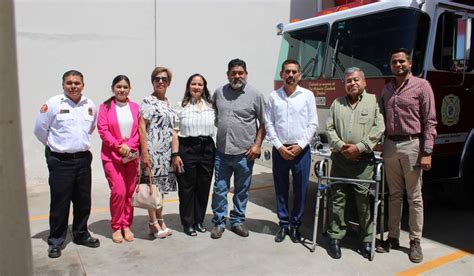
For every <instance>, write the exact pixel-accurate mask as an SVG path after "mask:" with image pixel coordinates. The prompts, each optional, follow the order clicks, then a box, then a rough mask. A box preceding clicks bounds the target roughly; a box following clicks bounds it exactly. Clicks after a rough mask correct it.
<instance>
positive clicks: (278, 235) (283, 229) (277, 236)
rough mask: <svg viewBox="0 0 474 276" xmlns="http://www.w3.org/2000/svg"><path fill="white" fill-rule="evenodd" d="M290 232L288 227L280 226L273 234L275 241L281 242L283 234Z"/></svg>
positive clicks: (283, 238) (283, 237)
mask: <svg viewBox="0 0 474 276" xmlns="http://www.w3.org/2000/svg"><path fill="white" fill-rule="evenodd" d="M288 233H290V229H288V227H280V230H278V232H277V233H276V234H275V242H282V241H284V240H285V236H286V235H288Z"/></svg>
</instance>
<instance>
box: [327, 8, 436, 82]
mask: <svg viewBox="0 0 474 276" xmlns="http://www.w3.org/2000/svg"><path fill="white" fill-rule="evenodd" d="M429 23H430V19H429V16H428V15H427V14H425V13H423V12H421V11H419V10H415V9H409V8H398V9H392V10H388V11H383V12H378V13H373V14H368V15H364V16H359V17H355V18H350V19H345V20H340V21H336V22H335V23H334V24H333V26H332V28H331V37H330V39H329V45H328V53H327V56H326V62H325V65H324V76H325V77H326V78H343V73H344V70H345V69H346V68H349V67H352V66H356V67H359V68H361V69H362V70H363V71H364V73H365V75H366V76H368V77H370V76H387V75H392V73H391V71H390V52H391V51H392V50H393V49H397V48H406V49H409V50H412V57H413V58H412V59H413V67H412V72H413V74H415V75H418V74H420V73H421V71H422V68H423V59H424V54H425V50H426V42H427V38H428V30H429Z"/></svg>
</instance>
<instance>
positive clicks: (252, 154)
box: [245, 144, 261, 161]
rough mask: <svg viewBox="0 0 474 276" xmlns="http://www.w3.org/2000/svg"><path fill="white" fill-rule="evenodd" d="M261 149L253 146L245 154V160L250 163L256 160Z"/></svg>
mask: <svg viewBox="0 0 474 276" xmlns="http://www.w3.org/2000/svg"><path fill="white" fill-rule="evenodd" d="M260 153H261V149H260V147H259V146H257V145H255V144H253V145H252V146H251V147H250V148H249V149H248V150H247V152H246V153H245V155H246V156H247V159H248V160H250V161H253V160H255V158H258V157H259V156H260Z"/></svg>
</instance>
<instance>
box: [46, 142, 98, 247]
mask: <svg viewBox="0 0 474 276" xmlns="http://www.w3.org/2000/svg"><path fill="white" fill-rule="evenodd" d="M45 155H46V162H47V164H48V170H49V187H50V195H51V204H50V210H49V228H50V230H49V237H48V244H49V245H55V246H60V245H62V244H63V243H64V240H65V239H66V234H67V226H68V219H69V207H70V202H71V201H72V204H73V216H74V219H73V222H72V233H73V239H74V240H82V239H86V238H88V237H89V235H90V234H89V232H88V230H87V220H88V219H89V215H90V211H91V162H92V154H91V153H90V152H89V151H85V152H80V153H75V154H68V153H64V154H63V153H55V152H51V150H50V149H49V147H46V153H45Z"/></svg>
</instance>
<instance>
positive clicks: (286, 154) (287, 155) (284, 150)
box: [278, 146, 295, 160]
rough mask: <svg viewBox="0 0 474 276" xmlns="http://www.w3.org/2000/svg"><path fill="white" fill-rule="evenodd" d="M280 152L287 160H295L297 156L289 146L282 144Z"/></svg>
mask: <svg viewBox="0 0 474 276" xmlns="http://www.w3.org/2000/svg"><path fill="white" fill-rule="evenodd" d="M278 152H279V153H280V155H281V157H282V158H283V159H285V160H293V159H294V158H295V154H294V153H293V152H291V151H290V150H289V149H288V148H287V147H285V146H281V147H280V148H279V149H278Z"/></svg>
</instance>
